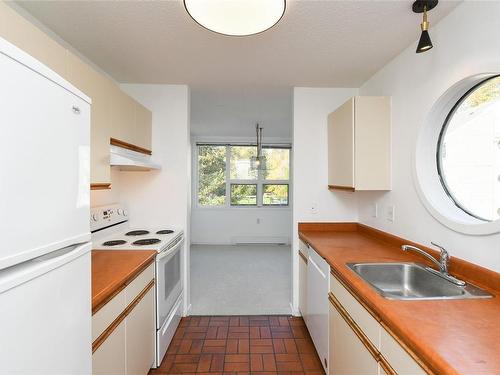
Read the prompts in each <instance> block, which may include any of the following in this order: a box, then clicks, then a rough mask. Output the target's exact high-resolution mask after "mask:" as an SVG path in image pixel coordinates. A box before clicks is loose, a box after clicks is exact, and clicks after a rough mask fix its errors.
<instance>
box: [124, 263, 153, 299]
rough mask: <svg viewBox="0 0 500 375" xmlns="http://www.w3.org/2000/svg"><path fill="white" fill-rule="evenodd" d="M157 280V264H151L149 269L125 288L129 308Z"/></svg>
mask: <svg viewBox="0 0 500 375" xmlns="http://www.w3.org/2000/svg"><path fill="white" fill-rule="evenodd" d="M154 278H155V262H153V263H151V264H150V265H149V266H148V268H146V269H145V270H144V271H142V272H141V273H140V274H139V275H138V276H137V277H136V278H135V279H134V280H132V282H131V283H130V284H129V285H127V287H126V288H125V297H126V301H127V306H128V305H129V304H130V303H132V301H133V300H134V299H135V297H137V296H138V295H139V294H140V293H141V292H142V291H143V290H144V288H145V287H146V286H147V285H148V284H149V283H150V282H151V280H153V279H154Z"/></svg>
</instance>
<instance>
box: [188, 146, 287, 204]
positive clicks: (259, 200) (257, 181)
mask: <svg viewBox="0 0 500 375" xmlns="http://www.w3.org/2000/svg"><path fill="white" fill-rule="evenodd" d="M194 146H195V150H194V152H193V171H194V172H195V173H194V174H193V176H194V181H193V182H194V184H193V185H194V186H193V187H194V189H192V192H193V193H192V202H193V206H194V207H195V208H197V209H203V210H205V209H207V210H210V209H239V208H241V209H256V208H260V209H263V208H264V209H266V208H270V209H289V208H290V206H291V204H290V202H291V191H292V145H291V144H290V143H266V144H263V145H262V147H263V148H276V149H288V150H289V157H288V164H289V174H288V180H267V179H264V177H263V173H262V171H260V170H259V171H258V174H257V178H256V179H231V146H252V147H256V146H257V145H256V144H255V143H252V142H203V141H197V142H194ZM199 146H224V147H226V171H225V176H226V181H225V182H226V196H225V200H224V204H223V205H214V206H208V205H202V204H200V202H199V196H198V194H199V178H200V176H199V172H200V171H199V164H198V157H199ZM235 184H236V185H238V184H243V185H257V204H256V205H232V204H231V185H235ZM263 185H288V204H287V205H264V204H263Z"/></svg>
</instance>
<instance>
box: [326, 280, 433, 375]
mask: <svg viewBox="0 0 500 375" xmlns="http://www.w3.org/2000/svg"><path fill="white" fill-rule="evenodd" d="M329 305H330V307H329V327H328V331H329V335H328V340H329V344H328V345H329V356H328V359H329V366H328V368H329V371H328V374H329V375H371V374H373V375H377V374H380V375H384V374H390V375H394V374H401V375H423V374H425V373H426V372H425V371H424V369H423V368H422V367H421V366H420V365H419V364H418V363H417V362H416V361H415V360H414V359H413V358H412V357H411V356H410V354H409V353H408V352H407V351H406V350H405V349H404V348H403V347H402V346H401V345H400V344H399V343H398V342H397V341H396V340H395V339H394V338H393V337H392V336H391V334H390V333H389V332H388V331H387V330H386V329H385V328H384V327H383V326H382V325H381V324H380V323H379V322H378V321H377V320H376V319H375V317H374V316H373V315H372V313H371V312H369V311H368V309H367V308H365V307H364V306H363V305H362V304H361V303H360V302H358V300H356V298H354V296H353V295H352V294H351V292H349V291H348V290H347V289H346V287H344V285H342V283H341V282H340V281H339V280H337V278H336V277H335V276H333V275H330V297H329Z"/></svg>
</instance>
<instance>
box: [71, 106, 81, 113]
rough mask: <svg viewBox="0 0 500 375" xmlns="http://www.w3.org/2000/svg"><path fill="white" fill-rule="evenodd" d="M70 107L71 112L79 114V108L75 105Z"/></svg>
mask: <svg viewBox="0 0 500 375" xmlns="http://www.w3.org/2000/svg"><path fill="white" fill-rule="evenodd" d="M72 109H73V112H74V113H75V114H77V115H79V114H80V112H81V111H80V108H78V107H77V106H76V105H74V106H73V108H72Z"/></svg>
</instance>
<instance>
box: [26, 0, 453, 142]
mask: <svg viewBox="0 0 500 375" xmlns="http://www.w3.org/2000/svg"><path fill="white" fill-rule="evenodd" d="M18 4H19V5H20V6H21V7H23V8H24V9H25V10H27V11H28V12H29V13H31V15H33V16H34V17H35V18H37V19H38V20H39V21H40V22H41V23H43V24H44V25H46V26H47V27H48V28H50V29H51V30H52V31H54V32H55V33H56V34H58V35H59V36H60V37H62V38H63V39H64V40H65V41H67V42H68V43H69V44H71V45H72V46H73V47H75V48H76V49H77V50H78V51H79V52H80V53H81V54H83V55H84V56H86V57H87V58H89V59H90V60H91V61H93V62H94V63H95V64H97V65H98V66H99V67H100V68H101V69H102V70H104V71H105V72H107V73H108V74H110V75H111V76H112V77H113V78H114V79H116V80H117V81H119V82H127V83H173V84H176V83H179V84H189V85H190V86H191V88H192V102H193V116H192V117H193V118H192V120H193V123H192V127H193V130H194V132H195V133H196V132H198V133H203V132H205V131H206V130H207V129H208V130H209V131H210V129H213V127H214V126H218V127H219V128H220V129H221V130H224V131H229V130H231V131H234V130H235V129H232V128H231V127H230V123H229V122H226V121H224V119H221V118H220V117H221V116H223V115H224V113H226V115H227V116H226V118H230V119H232V123H233V124H234V123H235V122H237V123H238V124H240V123H241V124H243V123H245V124H246V121H249V120H250V119H253V120H252V121H251V122H252V123H253V122H254V121H256V120H259V116H262V117H263V118H267V119H268V120H271V121H272V123H274V122H277V123H280V122H281V121H289V125H288V126H289V127H290V124H291V101H290V100H289V98H290V90H289V89H288V90H285V89H279V87H281V88H284V87H287V88H290V87H292V86H323V87H359V86H360V85H361V84H362V83H363V82H364V81H366V80H367V79H368V78H369V77H370V76H371V75H373V74H374V73H375V72H376V71H377V70H378V69H380V68H381V67H382V66H383V65H385V64H386V63H387V62H388V61H390V60H391V59H392V58H394V57H395V56H396V55H397V54H398V53H399V52H400V51H401V50H403V49H404V48H406V47H407V46H409V45H410V44H411V43H416V40H417V38H418V36H419V31H420V29H419V24H420V22H421V18H420V15H417V14H415V13H413V12H412V11H411V4H412V1H328V0H322V1H315V0H301V1H298V0H295V1H293V0H292V1H290V0H288V2H287V10H286V13H285V16H284V17H283V19H282V20H281V22H280V23H279V24H278V25H276V26H275V27H274V28H272V29H270V30H268V31H266V32H264V33H262V34H259V35H255V36H250V37H242V38H235V37H226V36H222V35H218V34H215V33H211V32H209V31H207V30H205V29H203V28H202V27H200V26H199V25H197V24H196V23H195V22H194V21H193V20H191V18H190V17H189V16H188V14H187V13H186V11H185V10H184V7H183V4H182V1H181V0H170V1H168V0H167V1H74V0H73V1H20V2H18ZM457 4H458V3H457V2H455V1H453V2H452V1H440V3H439V5H438V6H437V8H435V9H434V10H432V11H431V12H430V13H429V18H430V22H431V36H432V25H435V24H436V23H437V22H438V21H439V20H440V19H441V18H442V17H444V16H445V15H447V14H448V13H449V12H450V11H451V10H452V9H453V8H454V7H455V6H456V5H457ZM415 59H418V56H417V55H416V56H415ZM280 92H281V93H282V94H283V96H280V95H279V94H278V93H280ZM238 98H239V101H238ZM273 98H274V99H275V100H277V101H276V104H275V105H272V104H271V103H269V100H272V99H273ZM285 102H286V103H288V107H287V108H285ZM209 103H214V104H216V105H217V106H218V107H213V106H211V105H210V104H209ZM217 108H218V109H217ZM252 108H253V110H252ZM197 109H199V110H200V111H202V112H200V113H196V110H197ZM285 109H286V112H287V113H285ZM265 110H268V111H269V112H268V113H267V114H266V113H264V112H265ZM279 110H281V112H279ZM252 111H253V112H252ZM212 112H213V113H212ZM262 117H261V118H262ZM208 119H210V121H207V120H208ZM200 120H203V123H201V122H199V121H200ZM221 122H222V123H224V124H220V123H221ZM234 126H237V125H233V127H234ZM281 126H282V125H281V124H279V125H276V127H277V128H280V127H281ZM225 127H228V129H225ZM248 127H249V128H250V129H252V126H248ZM219 128H218V129H219ZM250 134H253V130H250Z"/></svg>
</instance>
